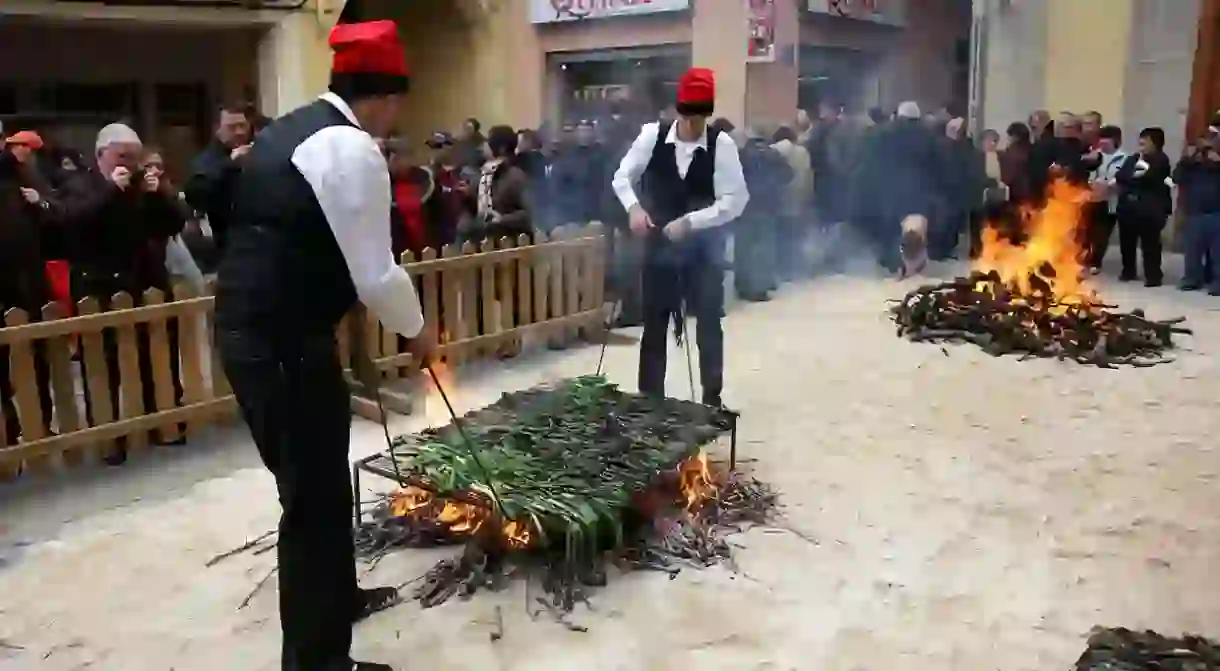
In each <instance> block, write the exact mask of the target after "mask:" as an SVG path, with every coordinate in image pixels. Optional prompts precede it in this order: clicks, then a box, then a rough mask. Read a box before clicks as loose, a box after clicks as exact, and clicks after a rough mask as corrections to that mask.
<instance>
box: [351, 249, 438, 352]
mask: <svg viewBox="0 0 1220 671" xmlns="http://www.w3.org/2000/svg"><path fill="white" fill-rule="evenodd" d="M360 300H361V301H363V302H364V305H365V307H367V308H368V309H369V310H371V311H372V312H373V314H375V315H377V319H379V320H381V324H382V326H384V327H386V328H387V329H389V330H391V331H393V332H395V333H397V334H398V335H400V336H402V337H404V338H414V337H415V336H418V335H419V333H420V331H423V330H424V313H423V310H422V309H421V308H420V305H419V297H418V296H416V295H415V283H414V282H412V281H411V276H410V275H408V274H407V271H405V270H403V269H402V268H400V267H397V266H395V268H394V270H393V271H392V272H391V273H390V274H389V275H387V276H386V277H385V278H384V279H383V280H382V282H381V283H380V284H378V285H377V286H376V287H370V288H368V289H367V290H365V292H364V293H362V294H361V295H360Z"/></svg>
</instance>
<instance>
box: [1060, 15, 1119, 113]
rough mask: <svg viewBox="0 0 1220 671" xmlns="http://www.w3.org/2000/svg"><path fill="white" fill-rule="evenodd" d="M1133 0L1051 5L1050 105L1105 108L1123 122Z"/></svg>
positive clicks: (1103, 110) (1070, 107)
mask: <svg viewBox="0 0 1220 671" xmlns="http://www.w3.org/2000/svg"><path fill="white" fill-rule="evenodd" d="M1133 4H1134V2H1133V0H1053V1H1052V2H1048V3H1047V7H1046V21H1047V23H1046V109H1047V111H1049V112H1050V113H1051V115H1052V116H1054V115H1055V114H1057V113H1058V112H1060V111H1061V110H1067V111H1072V112H1078V113H1079V112H1084V111H1085V110H1097V111H1098V112H1101V114H1102V117H1104V119H1105V121H1106V123H1109V124H1115V125H1122V123H1123V94H1124V89H1125V88H1126V83H1127V62H1128V60H1129V59H1128V57H1129V54H1130V50H1131V29H1132V18H1133V14H1134V7H1133Z"/></svg>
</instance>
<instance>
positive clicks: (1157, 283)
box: [1144, 279, 1165, 289]
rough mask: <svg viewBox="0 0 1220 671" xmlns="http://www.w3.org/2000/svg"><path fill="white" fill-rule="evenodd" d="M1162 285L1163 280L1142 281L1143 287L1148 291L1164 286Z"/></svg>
mask: <svg viewBox="0 0 1220 671" xmlns="http://www.w3.org/2000/svg"><path fill="white" fill-rule="evenodd" d="M1164 283H1165V282H1164V281H1163V280H1159V279H1156V280H1144V286H1146V287H1148V288H1149V289H1155V288H1156V287H1159V286H1161V285H1162V284H1164Z"/></svg>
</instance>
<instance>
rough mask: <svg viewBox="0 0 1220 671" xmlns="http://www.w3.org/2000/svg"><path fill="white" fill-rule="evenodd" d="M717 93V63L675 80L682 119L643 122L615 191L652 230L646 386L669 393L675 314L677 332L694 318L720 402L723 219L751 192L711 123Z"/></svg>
mask: <svg viewBox="0 0 1220 671" xmlns="http://www.w3.org/2000/svg"><path fill="white" fill-rule="evenodd" d="M715 101H716V81H715V77H714V75H713V73H712V71H711V70H708V69H706V68H691V69H690V70H688V71H687V72H686V74H684V75H682V77H681V79H679V80H678V102H677V105H676V106H675V109H676V110H677V113H678V118H677V119H676V120H675V121H666V122H658V123H649V124H645V125H644V126H643V127H642V128H641V129H640V134H639V136H638V137H636V139H635V142H633V143H632V145H631V148H630V149H629V150H628V151H627V154H626V156H624V157H623V160H622V163H621V164H620V165H619V167H618V171H617V172H615V173H614V181H613V187H614V193H615V195H617V196H618V199H619V201H620V202H621V203H622V204H623V207H624V208H626V210H627V213H628V218H629V220H630V224H631V231H632V232H633V233H634V234H635V235H638V236H640V237H646V238H647V243H646V247H645V250H646V251H645V254H644V301H643V302H644V335H643V338H641V340H640V369H639V389H640V391H641V392H643V393H645V394H656V395H660V396H663V395H664V394H665V364H666V351H667V349H668V347H667V344H666V342H665V337H666V334H667V333H668V331H669V320H670V318H671V317H674V318H675V325H674V328H675V330H676V331H677V334H678V336H679V337H682V330H683V329H684V327H685V317H686V316H687V315H689V314H693V315H694V317H695V342H696V344H697V345H698V346H699V382H700V386H701V387H702V390H703V397H702V400H703V403H704V404H706V405H710V406H715V407H720V406H721V405H722V403H721V397H720V394H721V391H722V389H723V387H724V331H723V330H722V329H721V326H720V319H721V315H722V312H723V306H724V270H725V268H724V251H725V232H724V225H725V224H727V223H729V222H730V221H733V220H734V219H736V218H737V217H739V216H741V212H742V210H744V209H745V206H746V202H747V201H749V199H750V194H749V192H748V191H747V190H746V182H745V178H744V177H743V176H742V170H741V158H740V157H739V156H738V154H737V144H736V143H735V142H734V141H733V139H732V138H731V137H730V136H729V135H728V134H727V133H722V132H719V131H718V130H716V129H713V128H710V127H709V126H708V123H707V120H708V117H710V116H712V113H713V111H714V108H715Z"/></svg>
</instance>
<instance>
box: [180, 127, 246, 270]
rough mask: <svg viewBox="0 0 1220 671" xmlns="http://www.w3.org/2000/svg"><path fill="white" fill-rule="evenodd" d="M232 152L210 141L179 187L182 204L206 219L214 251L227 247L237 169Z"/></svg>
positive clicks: (218, 143) (238, 168)
mask: <svg viewBox="0 0 1220 671" xmlns="http://www.w3.org/2000/svg"><path fill="white" fill-rule="evenodd" d="M231 154H232V150H230V149H229V148H228V147H227V146H225V145H223V144H221V143H220V142H218V141H216V140H213V141H212V143H211V144H209V145H208V147H207V148H206V149H204V150H203V153H201V154H199V155H198V156H196V157H195V160H194V161H193V162H192V164H191V175H190V177H189V178H187V180H186V184H184V185H183V187H182V192H183V193H185V194H186V202H187V203H189V204H190V206H191V207H193V208H195V210H197V211H199V212H202V213H204V214H206V215H207V217H208V224H209V225H210V226H211V227H212V236H213V240H215V242H216V247H217V248H218V249H219V250H221V251H223V250H224V248H225V246H226V245H227V244H228V238H229V229H230V227H231V224H232V221H233V185H234V183H235V179H236V177H237V175H238V173H240V172H241V166H240V165H239V164H238V163H237V162H236V161H234V160H233V159H231V158H230V155H231Z"/></svg>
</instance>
